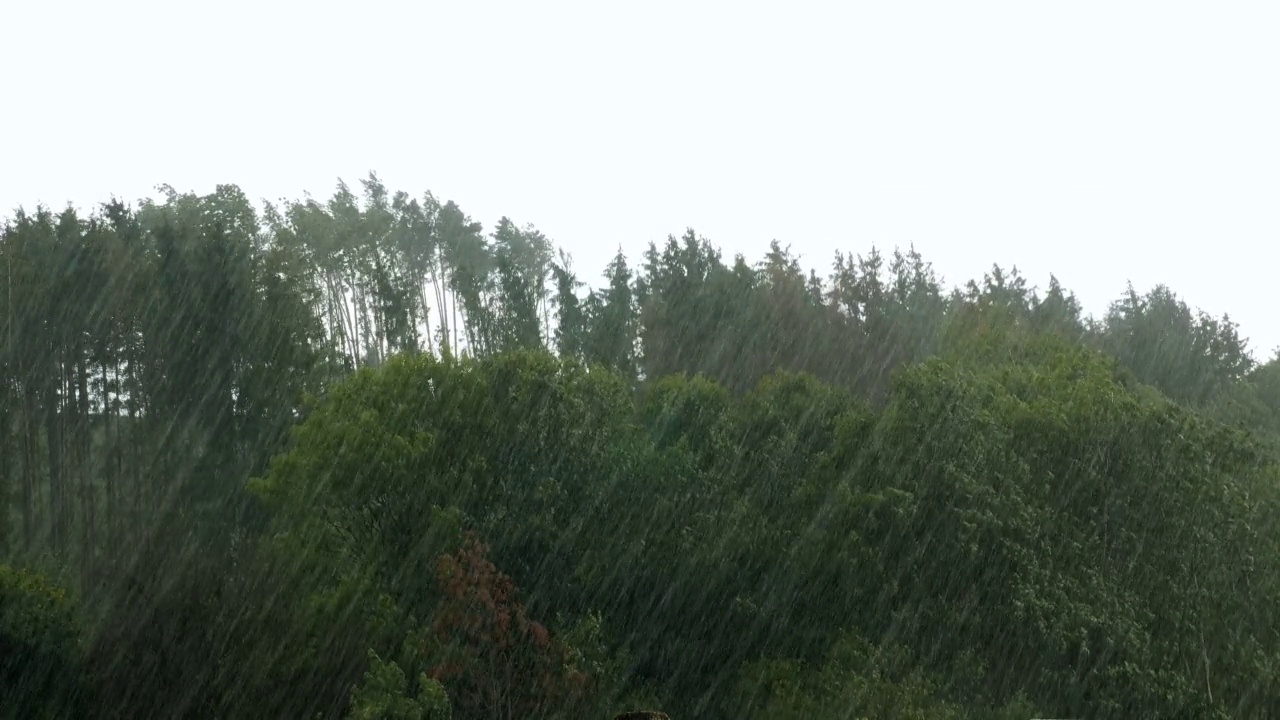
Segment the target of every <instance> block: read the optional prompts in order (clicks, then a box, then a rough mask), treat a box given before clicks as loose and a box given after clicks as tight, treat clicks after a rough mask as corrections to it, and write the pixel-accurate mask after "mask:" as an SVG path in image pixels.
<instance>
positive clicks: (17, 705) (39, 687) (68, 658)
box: [0, 565, 89, 718]
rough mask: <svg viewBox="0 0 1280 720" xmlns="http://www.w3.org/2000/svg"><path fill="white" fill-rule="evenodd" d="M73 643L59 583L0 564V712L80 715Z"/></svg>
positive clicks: (74, 628)
mask: <svg viewBox="0 0 1280 720" xmlns="http://www.w3.org/2000/svg"><path fill="white" fill-rule="evenodd" d="M79 643H80V635H79V626H78V624H77V618H76V615H75V608H74V607H73V605H72V603H71V600H70V599H69V598H68V597H67V593H66V591H65V590H64V589H63V588H60V587H57V586H55V585H53V584H51V583H50V582H49V581H47V580H46V579H45V578H44V577H42V576H40V575H36V574H33V573H31V572H30V571H28V570H23V569H15V568H12V567H10V566H8V565H0V717H5V718H68V717H86V716H87V715H86V714H85V713H86V709H87V708H88V707H89V703H88V700H89V698H88V696H87V692H86V691H87V688H86V687H85V686H84V683H83V674H82V669H81V651H80V644H79Z"/></svg>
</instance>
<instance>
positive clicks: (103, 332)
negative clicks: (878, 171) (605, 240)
mask: <svg viewBox="0 0 1280 720" xmlns="http://www.w3.org/2000/svg"><path fill="white" fill-rule="evenodd" d="M161 190H162V192H161V194H162V196H163V197H162V198H161V199H160V200H159V201H156V200H146V201H142V202H140V203H137V204H136V205H135V206H131V205H128V204H125V203H124V202H121V201H112V202H110V203H107V204H105V205H103V206H101V207H99V208H96V209H94V210H93V211H91V212H89V213H87V214H85V213H82V212H80V211H77V210H75V209H73V208H70V207H68V208H67V209H65V210H62V211H60V212H57V213H55V212H53V211H52V210H50V209H48V208H45V207H38V208H36V209H34V210H33V211H30V212H28V211H26V210H21V209H20V210H18V211H16V212H15V213H14V215H13V217H11V218H10V219H9V220H7V221H6V223H5V225H4V228H3V233H2V234H0V255H3V257H0V267H2V268H3V272H4V276H3V282H4V288H3V293H4V295H3V297H4V298H5V308H4V314H3V317H0V323H2V324H0V329H2V330H3V333H2V334H0V368H3V376H0V500H2V501H3V507H4V508H5V512H3V513H0V523H2V525H0V543H2V548H0V549H2V551H3V557H5V558H8V559H9V563H10V565H9V566H6V567H5V574H4V575H3V576H2V577H0V598H3V599H4V608H3V610H2V611H0V635H2V636H4V637H5V638H6V641H7V642H8V645H6V647H8V646H12V647H15V648H26V649H25V650H21V651H8V653H9V654H8V656H7V657H5V658H2V659H0V673H3V676H4V682H5V683H6V686H7V687H14V688H17V687H22V688H26V689H27V690H26V691H24V692H26V693H27V694H26V695H22V694H21V693H19V694H10V696H11V697H12V698H15V699H14V700H12V701H11V705H10V706H11V707H13V708H16V710H14V712H19V713H20V714H22V716H28V717H29V716H33V714H32V711H31V708H32V707H41V708H46V709H48V712H50V713H53V714H55V715H59V716H66V713H70V712H73V711H76V712H79V711H82V712H85V713H88V714H89V716H101V717H114V716H120V717H133V716H137V715H145V714H148V713H156V714H160V715H164V716H190V717H212V716H236V717H239V716H260V715H261V713H262V712H263V711H264V710H265V709H271V714H281V715H284V716H301V715H305V716H308V717H309V716H313V715H315V714H317V713H319V714H320V715H321V716H331V717H338V716H343V715H353V716H360V717H434V716H438V715H441V714H448V713H452V714H453V715H455V716H458V717H495V716H501V717H553V716H574V717H578V716H582V714H583V713H586V714H591V713H596V714H597V715H598V716H600V717H604V713H605V712H606V711H610V712H612V711H618V710H623V709H634V707H633V706H635V705H637V704H640V705H643V704H655V705H656V704H662V705H665V706H666V707H668V708H671V709H673V715H674V716H676V717H712V718H714V717H736V716H739V715H743V714H746V715H748V716H756V715H758V716H760V717H777V716H782V717H791V716H795V717H802V716H803V717H835V716H841V715H840V713H842V712H844V710H843V709H842V708H845V707H848V706H850V704H852V705H853V706H857V707H860V708H861V711H862V712H863V714H865V715H867V716H869V717H888V716H898V717H947V716H951V717H1022V716H1029V715H1026V713H1029V712H1031V711H1032V709H1034V710H1037V711H1041V712H1047V713H1059V714H1061V713H1067V714H1071V713H1075V714H1086V715H1089V716H1094V717H1121V716H1131V715H1135V714H1136V715H1141V716H1150V717H1156V716H1159V717H1181V716H1185V717H1208V716H1210V715H1211V714H1213V713H1219V714H1222V716H1224V717H1263V716H1266V714H1267V711H1268V709H1269V708H1273V707H1277V706H1276V705H1275V703H1276V702H1277V698H1276V697H1275V696H1274V693H1273V691H1270V690H1268V689H1267V688H1269V687H1280V683H1277V682H1275V680H1277V679H1280V678H1277V677H1276V673H1277V668H1278V667H1280V665H1278V664H1277V662H1278V661H1280V655H1277V646H1276V640H1277V635H1276V633H1277V631H1278V630H1280V624H1277V617H1276V615H1275V613H1274V611H1272V610H1270V608H1271V607H1274V606H1275V603H1274V601H1275V600H1276V599H1277V598H1276V595H1275V591H1276V590H1277V589H1280V585H1278V584H1277V581H1280V572H1277V568H1276V567H1275V563H1276V560H1275V558H1277V557H1280V556H1278V555H1277V554H1276V553H1275V552H1274V551H1275V549H1276V547H1275V543H1276V540H1277V539H1280V536H1277V534H1276V530H1275V527H1274V522H1273V520H1272V518H1273V517H1274V509H1275V500H1276V499H1277V498H1276V486H1275V482H1274V480H1275V477H1274V473H1275V453H1274V449H1275V440H1276V439H1277V438H1280V385H1277V382H1276V379H1275V378H1276V370H1275V367H1276V362H1275V360H1274V359H1270V360H1268V361H1266V362H1263V363H1259V362H1258V361H1257V360H1256V359H1255V358H1254V357H1253V356H1252V354H1251V353H1250V351H1249V350H1248V347H1247V343H1246V341H1245V340H1244V339H1243V338H1241V337H1240V335H1239V332H1238V328H1237V326H1236V325H1235V324H1234V323H1232V322H1231V320H1230V318H1229V317H1226V316H1224V317H1222V318H1215V317H1211V316H1208V315H1206V314H1203V313H1200V312H1197V311H1194V310H1192V309H1191V308H1190V307H1189V306H1188V305H1187V304H1186V302H1185V301H1183V300H1182V299H1180V298H1179V297H1178V296H1177V295H1176V294H1174V293H1173V292H1172V291H1171V290H1169V289H1168V288H1165V287H1156V288H1153V289H1151V290H1150V291H1148V292H1146V293H1145V294H1144V293H1140V292H1138V291H1137V290H1135V289H1134V288H1132V287H1130V288H1128V289H1126V291H1125V292H1124V293H1123V294H1122V295H1121V296H1120V297H1119V299H1117V301H1116V302H1114V303H1113V304H1112V305H1111V307H1110V308H1109V310H1108V312H1107V313H1106V314H1105V315H1104V316H1103V317H1102V318H1093V317H1085V316H1084V315H1083V313H1082V310H1081V308H1080V305H1079V303H1078V302H1077V301H1076V300H1075V298H1074V296H1073V295H1072V294H1071V293H1070V292H1069V291H1067V290H1066V289H1064V288H1062V287H1061V286H1060V285H1059V284H1058V282H1057V281H1056V280H1054V279H1052V278H1051V279H1050V282H1049V285H1048V287H1047V288H1046V289H1044V290H1039V289H1036V288H1033V287H1031V286H1029V284H1028V281H1027V280H1026V279H1025V278H1024V277H1022V276H1021V275H1020V274H1019V273H1018V272H1017V271H1016V270H1013V271H1006V270H1004V269H1002V268H1000V267H999V266H995V267H993V268H992V270H991V271H990V272H989V273H987V274H986V275H985V276H984V277H983V278H982V279H981V280H975V281H970V282H968V283H966V284H964V285H963V286H960V287H955V288H951V289H946V288H944V286H943V281H942V279H941V278H939V277H938V276H937V274H936V273H935V272H934V270H933V269H932V267H931V266H930V265H929V263H927V262H926V261H925V260H924V259H923V258H922V257H921V256H920V255H919V254H918V253H917V252H915V251H914V250H910V249H908V250H906V251H901V250H895V251H894V252H893V253H892V254H889V255H885V254H882V253H881V252H879V251H877V250H875V249H872V250H871V251H870V252H868V253H867V254H866V255H865V256H861V255H853V254H845V253H839V254H837V255H836V257H835V258H834V260H833V262H832V264H831V266H830V268H829V269H828V270H827V272H826V273H825V274H822V275H820V274H819V273H818V271H816V270H808V271H806V270H805V269H803V268H802V267H801V265H800V262H799V260H798V259H797V258H796V257H795V256H794V255H792V254H791V253H790V252H789V250H788V249H786V248H784V247H783V246H781V245H780V244H779V243H776V242H775V243H773V244H771V246H770V248H769V250H768V252H767V253H766V254H765V256H764V257H763V259H762V260H760V261H759V262H756V263H754V264H752V263H748V261H747V260H746V259H745V258H744V257H742V256H737V257H735V258H733V259H732V260H731V261H729V260H726V259H725V258H723V257H722V255H721V253H720V252H719V250H718V249H716V248H715V247H714V246H713V245H712V244H711V243H710V242H708V241H707V240H706V239H704V238H701V237H699V236H698V235H697V234H696V233H695V232H694V231H692V230H689V231H687V232H686V233H685V234H684V235H682V236H680V237H670V238H668V239H667V240H666V241H665V242H664V243H661V244H658V243H654V244H651V245H650V246H649V248H648V249H647V251H646V252H645V253H644V254H643V255H642V257H641V258H640V259H639V262H638V263H635V264H634V265H633V264H632V263H630V262H629V261H628V259H627V258H626V257H625V256H624V255H623V254H622V253H621V252H619V253H618V255H617V256H616V257H615V258H614V260H613V261H612V262H610V263H609V265H608V266H607V267H606V268H605V273H604V278H605V283H604V284H603V286H602V287H600V288H590V287H586V286H585V285H584V284H583V283H582V282H581V281H580V280H579V277H578V276H577V274H576V273H575V270H574V268H573V267H572V263H571V259H570V257H569V256H568V255H567V254H566V253H564V252H563V251H558V250H557V249H556V248H555V247H554V246H553V244H552V242H551V241H550V240H549V239H548V238H546V237H545V236H544V235H543V234H542V233H541V232H539V231H538V230H537V229H536V228H534V227H532V226H529V225H525V226H520V225H517V224H516V223H515V222H513V221H512V220H510V219H508V218H502V219H501V220H499V221H498V223H497V224H496V225H495V226H494V227H493V229H492V230H491V231H489V232H488V233H486V232H485V231H484V228H483V227H482V226H481V224H480V223H478V222H475V221H474V220H472V219H471V218H470V217H468V216H467V215H466V214H465V213H464V212H463V211H462V210H461V209H460V208H459V207H458V206H457V204H455V203H453V202H444V203H441V202H439V201H437V200H436V198H435V197H434V196H433V195H431V194H430V193H427V194H425V195H424V196H422V197H421V198H414V197H411V196H409V195H408V194H407V193H403V192H396V193H391V192H389V191H388V190H387V189H386V188H385V187H384V186H383V185H382V183H381V182H380V181H379V180H378V178H377V177H376V175H372V174H371V175H370V176H369V177H368V178H367V179H365V180H364V181H362V183H361V193H360V194H359V195H357V194H356V193H354V192H352V190H351V189H350V188H348V187H347V186H346V185H345V184H342V183H339V185H338V188H337V190H336V191H335V192H334V194H333V195H332V197H331V198H329V199H328V200H327V201H324V202H319V201H316V200H314V199H311V198H307V199H305V200H303V201H296V202H289V203H283V204H281V205H280V206H276V205H273V204H270V203H265V204H264V205H263V207H262V209H261V210H259V209H258V208H256V207H255V206H254V204H253V203H251V202H250V201H249V200H248V199H247V198H246V196H245V195H244V194H243V193H242V192H241V191H240V190H239V189H238V188H236V187H234V186H219V187H218V188H217V189H216V190H215V191H214V192H213V193H211V194H209V195H204V196H200V195H195V194H190V193H187V194H180V193H178V192H176V191H174V190H173V189H172V188H168V187H164V188H162V189H161ZM18 568H22V569H18ZM33 678H34V679H33ZM409 678H414V679H415V682H413V683H411V682H409ZM19 698H20V700H19ZM19 702H21V703H23V704H21V705H14V704H12V703H19ZM360 713H364V714H363V715H361V714H360ZM557 713H559V715H557ZM894 713H897V715H893V714H894Z"/></svg>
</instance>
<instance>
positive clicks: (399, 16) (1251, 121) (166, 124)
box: [0, 0, 1280, 359]
mask: <svg viewBox="0 0 1280 720" xmlns="http://www.w3.org/2000/svg"><path fill="white" fill-rule="evenodd" d="M623 7H624V6H623V4H621V3H611V2H600V1H598V0H597V1H596V2H576V3H569V2H547V1H544V2H476V1H474V0H473V1H470V2H454V3H448V4H445V3H434V2H418V3H411V2H385V1H381V0H361V1H360V2H350V3H345V4H338V3H332V2H284V1H282V0H255V1H254V2H249V1H247V0H224V1H223V2H218V3H201V4H194V3H180V2H172V1H171V0H170V1H168V2H158V1H153V2H143V1H142V0H117V2H101V1H98V2H88V1H81V2H71V1H68V0H0V92H3V95H0V215H7V214H8V213H9V211H10V210H11V209H12V208H15V207H17V206H18V205H20V204H21V205H24V206H27V207H30V206H33V205H34V204H35V203H37V202H44V203H47V204H49V205H52V206H55V207H57V206H62V205H63V204H65V203H66V202H67V201H71V202H73V203H75V204H76V205H77V206H81V207H85V206H88V205H90V204H93V203H96V202H99V201H103V200H106V199H108V198H109V197H110V196H111V195H113V194H114V195H116V196H118V197H121V198H124V199H126V200H130V201H132V200H136V199H138V198H141V197H145V196H152V195H154V194H155V192H154V187H155V186H156V185H158V184H160V183H169V184H171V185H173V186H174V187H175V188H177V189H178V190H180V191H187V190H192V191H197V192H209V191H212V189H213V187H214V185H215V184H216V183H224V182H229V183H235V184H237V185H239V186H240V187H241V188H243V189H244V191H245V192H246V193H247V194H248V195H249V196H250V197H252V198H266V199H272V200H276V199H280V198H287V199H295V198H301V197H302V196H303V193H304V192H307V191H309V192H311V193H312V194H314V195H317V196H320V197H327V196H328V195H329V193H330V192H331V191H332V189H333V187H334V185H335V183H336V181H337V178H339V177H342V178H344V179H346V180H347V181H348V183H350V184H351V185H352V186H353V187H354V188H358V181H359V179H360V178H361V177H364V176H365V175H366V174H367V173H368V171H369V170H375V171H377V172H378V174H379V175H380V176H381V177H382V179H383V181H384V182H385V183H386V185H387V186H388V187H390V188H391V189H402V190H406V191H408V192H410V193H412V194H416V195H420V194H421V193H422V192H423V191H426V190H431V191H433V192H434V193H436V195H437V196H439V197H440V198H441V199H453V200H456V201H457V202H458V203H459V204H460V205H461V206H462V208H463V209H464V210H465V211H466V212H468V213H469V214H470V215H471V216H472V217H473V218H475V219H477V220H479V221H481V222H483V223H484V224H485V226H486V228H491V227H492V225H493V224H494V222H495V221H496V220H497V219H498V218H499V217H500V216H502V215H508V216H510V217H511V218H512V219H513V220H515V221H516V222H517V223H520V224H524V223H533V224H534V225H536V226H537V227H538V228H539V229H541V230H542V231H543V232H544V233H546V234H547V235H548V236H549V237H551V238H553V239H554V240H555V241H556V242H557V244H559V245H561V246H563V247H565V248H566V249H568V250H569V251H570V252H572V253H573V255H574V257H575V259H576V261H577V262H576V265H577V269H578V270H579V271H580V273H581V274H583V275H584V276H586V279H588V280H590V281H594V280H595V279H596V276H597V274H598V272H599V271H600V270H601V269H602V268H603V266H604V264H605V262H607V260H608V259H609V257H611V256H612V254H613V253H614V251H615V250H616V249H617V247H618V246H619V245H621V246H622V247H623V248H624V249H625V250H626V251H627V253H628V255H629V256H630V257H631V258H633V259H638V255H639V252H640V251H641V250H642V248H643V247H644V246H645V245H646V244H647V243H648V242H649V241H651V240H656V241H661V240H663V239H664V238H665V237H666V236H667V235H668V234H677V235H678V234H680V233H681V232H683V230H684V229H685V228H686V227H688V226H692V227H694V228H695V229H696V230H697V231H698V232H699V233H700V234H702V235H705V236H706V237H708V238H709V239H710V240H711V241H712V242H713V243H715V244H717V245H719V246H720V247H721V248H722V249H723V250H724V252H725V255H726V256H728V257H732V255H733V254H734V253H736V252H742V253H744V254H745V255H746V256H747V257H748V259H750V260H752V261H754V260H757V259H759V258H760V257H762V256H763V254H764V252H765V250H766V249H767V245H768V242H769V240H771V239H773V238H777V239H778V240H780V241H781V242H782V243H783V244H784V245H785V244H790V245H791V246H792V248H793V250H795V251H797V252H799V253H801V254H802V256H803V262H804V264H805V265H806V266H807V267H812V266H814V265H817V266H819V268H820V269H821V270H823V271H825V270H826V269H827V268H828V267H829V265H830V259H831V257H832V254H833V253H834V251H835V250H836V249H842V250H851V251H854V252H859V253H865V252H866V251H867V250H868V249H869V248H870V247H871V245H872V244H876V245H879V246H881V247H882V248H884V249H886V250H889V249H892V247H893V246H894V245H902V246H904V247H905V246H906V245H907V244H910V243H914V244H915V246H916V247H917V249H919V250H920V251H921V252H922V253H923V254H924V256H925V258H926V259H928V260H931V261H932V262H933V263H934V265H935V267H936V268H937V269H938V270H939V271H940V272H941V273H942V274H943V275H944V276H945V277H946V279H947V281H948V282H949V283H952V284H955V283H960V282H963V281H965V280H967V279H969V278H972V277H978V276H980V275H981V273H982V272H983V271H984V270H985V269H987V268H989V267H990V265H991V264H992V263H993V262H999V263H1000V264H1001V265H1002V266H1004V267H1008V266H1011V265H1017V266H1018V267H1019V268H1020V269H1021V270H1023V271H1024V273H1025V274H1027V275H1028V276H1029V277H1030V279H1031V280H1032V281H1033V282H1035V283H1036V284H1039V285H1041V286H1043V285H1046V284H1047V281H1048V277H1049V273H1050V272H1052V273H1055V274H1056V275H1057V276H1058V278H1059V280H1061V282H1062V283H1063V284H1064V285H1065V286H1066V287H1067V288H1069V289H1071V290H1074V291H1075V292H1076V293H1077V295H1078V296H1079V297H1080V298H1081V300H1082V301H1083V302H1084V303H1085V306H1086V309H1088V310H1090V311H1092V312H1095V313H1100V312H1101V311H1102V310H1103V309H1104V308H1105V306H1106V304H1107V303H1108V302H1109V301H1110V300H1112V299H1114V298H1116V297H1118V296H1119V295H1120V294H1121V292H1122V291H1123V290H1124V287H1125V283H1126V281H1128V280H1132V281H1133V282H1134V284H1135V285H1136V286H1137V287H1138V288H1139V289H1141V290H1146V289H1148V288H1149V287H1150V286H1152V285H1153V284H1155V283H1157V282H1164V283H1167V284H1169V285H1170V286H1171V287H1172V288H1173V289H1174V290H1175V291H1176V292H1178V293H1179V294H1180V295H1181V296H1182V297H1183V298H1185V299H1186V300H1187V301H1188V302H1189V303H1190V304H1191V305H1193V306H1198V307H1201V308H1203V309H1205V310H1206V311H1208V312H1211V313H1213V314H1215V315H1218V314H1221V313H1222V312H1229V313H1230V314H1231V316H1232V318H1233V319H1235V320H1237V321H1238V322H1239V323H1240V324H1241V326H1242V329H1243V332H1244V333H1245V334H1246V335H1248V336H1249V337H1251V338H1252V340H1253V342H1252V346H1253V347H1254V348H1255V354H1256V355H1258V356H1259V359H1265V357H1268V356H1269V355H1270V354H1271V353H1270V350H1271V349H1272V348H1274V347H1276V346H1278V345H1280V322H1277V321H1276V320H1275V316H1274V315H1273V309H1274V308H1275V306H1276V305H1275V300H1276V293H1277V289H1280V288H1278V287H1277V285H1275V284H1273V282H1272V280H1273V277H1274V274H1275V268H1276V265H1277V263H1276V260H1277V255H1278V251H1277V243H1276V240H1277V238H1278V236H1280V82H1278V81H1280V43H1278V42H1277V41H1276V38H1277V37H1280V3H1276V2H1252V3H1245V2H1228V1H1227V0H1216V1H1215V2H1200V3H1189V2H1173V1H1170V0H1164V1H1162V2H1145V3H1139V2H1121V1H1120V0H1111V1H1109V2H1081V1H1079V0H1077V1H1076V2H1057V3H1048V2H1031V1H1028V0H1022V1H1021V2H1003V3H997V2H976V1H970V2H955V1H948V2H933V3H925V2H905V1H902V0H897V1H893V2H890V1H888V0H881V1H878V2H856V3H854V2H825V3H805V2H800V1H799V0H788V1H787V2H775V3H770V4H768V5H766V4H763V3H755V2H742V1H739V2H700V3H699V2H692V0H688V1H686V2H654V1H650V2H645V3H632V4H630V5H629V6H627V7H630V8H631V9H622V8H623Z"/></svg>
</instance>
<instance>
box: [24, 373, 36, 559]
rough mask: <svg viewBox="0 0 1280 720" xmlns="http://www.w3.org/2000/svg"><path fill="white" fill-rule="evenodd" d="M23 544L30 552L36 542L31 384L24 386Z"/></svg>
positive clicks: (33, 423)
mask: <svg viewBox="0 0 1280 720" xmlns="http://www.w3.org/2000/svg"><path fill="white" fill-rule="evenodd" d="M22 397H23V408H22V418H23V420H24V424H25V425H26V428H25V430H26V432H24V433H23V434H22V435H23V437H22V544H23V549H24V550H26V551H27V552H30V551H31V550H33V549H34V548H35V544H36V497H35V494H36V493H35V489H36V477H35V475H36V402H35V392H34V391H33V390H32V388H31V386H30V385H29V384H28V385H24V386H23V388H22Z"/></svg>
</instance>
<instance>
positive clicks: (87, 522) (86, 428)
mask: <svg viewBox="0 0 1280 720" xmlns="http://www.w3.org/2000/svg"><path fill="white" fill-rule="evenodd" d="M77 362H78V364H79V369H78V372H77V373H76V376H77V385H78V387H77V390H78V395H79V398H80V407H79V410H80V412H79V413H78V415H79V422H78V423H77V424H78V426H79V427H78V430H79V431H80V437H78V438H76V440H77V445H78V446H79V449H80V452H79V455H80V457H79V464H80V523H81V524H80V564H81V571H82V573H83V577H84V581H85V582H84V585H85V587H87V586H88V583H89V579H90V577H91V576H92V572H93V564H94V553H95V548H96V543H95V542H94V535H95V531H96V528H95V527H94V524H95V517H94V515H95V510H96V507H95V506H96V505H97V503H96V502H95V498H94V488H93V462H92V460H93V457H92V454H93V420H92V419H91V418H90V416H89V367H88V365H87V364H86V362H85V357H84V353H81V354H80V356H79V357H78V358H77Z"/></svg>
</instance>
